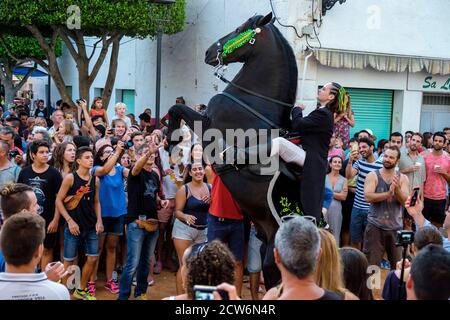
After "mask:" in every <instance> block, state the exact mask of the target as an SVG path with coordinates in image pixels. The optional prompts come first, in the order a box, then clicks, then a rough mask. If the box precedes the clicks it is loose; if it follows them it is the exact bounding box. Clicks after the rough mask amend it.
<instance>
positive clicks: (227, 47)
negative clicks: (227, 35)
mask: <svg viewBox="0 0 450 320" xmlns="http://www.w3.org/2000/svg"><path fill="white" fill-rule="evenodd" d="M260 32H261V29H260V28H256V29H248V30H246V31H243V32H241V33H239V34H238V35H237V36H235V37H233V38H231V39H230V40H228V41H227V42H225V44H224V45H223V51H222V56H223V57H224V58H225V57H226V56H227V55H229V54H231V53H233V52H234V51H235V50H236V49H238V48H240V47H242V46H243V45H245V44H247V43H250V44H254V43H255V35H256V34H257V33H260Z"/></svg>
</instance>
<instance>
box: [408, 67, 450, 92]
mask: <svg viewBox="0 0 450 320" xmlns="http://www.w3.org/2000/svg"><path fill="white" fill-rule="evenodd" d="M406 89H407V90H412V91H422V92H433V93H444V94H445V93H447V94H450V74H446V75H440V74H430V73H425V72H409V73H408V81H407V88H406Z"/></svg>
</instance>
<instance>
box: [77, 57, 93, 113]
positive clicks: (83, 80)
mask: <svg viewBox="0 0 450 320" xmlns="http://www.w3.org/2000/svg"><path fill="white" fill-rule="evenodd" d="M76 63H77V69H78V94H79V98H82V99H84V100H86V103H87V105H88V106H89V100H90V96H89V89H90V87H91V86H90V85H89V61H88V60H87V58H84V57H83V58H82V57H80V58H79V59H78V60H77V61H76Z"/></svg>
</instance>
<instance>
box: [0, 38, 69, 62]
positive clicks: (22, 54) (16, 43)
mask: <svg viewBox="0 0 450 320" xmlns="http://www.w3.org/2000/svg"><path fill="white" fill-rule="evenodd" d="M2 40H3V41H1V40H0V61H2V60H3V61H10V60H12V58H10V56H9V54H8V52H9V53H10V54H11V55H13V56H14V57H16V58H17V59H28V58H39V59H42V60H44V59H46V55H45V53H44V51H42V49H41V47H40V46H39V43H38V42H37V41H36V39H34V38H33V37H17V36H3V37H2ZM5 46H6V48H5ZM55 52H56V56H57V57H59V56H61V54H62V43H61V41H57V42H56V48H55Z"/></svg>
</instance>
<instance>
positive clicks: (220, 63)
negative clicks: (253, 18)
mask: <svg viewBox="0 0 450 320" xmlns="http://www.w3.org/2000/svg"><path fill="white" fill-rule="evenodd" d="M261 31H262V30H261V28H254V29H253V32H254V34H255V35H256V34H258V33H261ZM255 42H256V40H255V38H252V39H251V40H250V41H248V43H250V44H251V45H253V44H255ZM221 45H222V44H221V43H220V41H218V42H217V56H216V60H217V65H216V66H215V70H214V76H215V77H217V79H219V80H221V81H223V82H224V83H226V84H228V85H231V86H233V87H235V88H237V89H239V90H241V91H243V92H246V93H248V94H250V95H252V96H255V97H258V98H261V99H264V100H267V101H269V102H272V103H276V104H279V105H281V106H283V107H288V108H292V107H294V104H290V103H286V102H283V101H280V100H277V99H274V98H270V97H267V96H265V95H263V94H260V93H257V92H255V91H252V90H249V89H247V88H244V87H242V86H240V85H238V84H235V83H233V81H230V80H228V79H226V78H225V77H224V75H223V72H222V73H221V72H220V71H221V70H222V69H224V68H226V66H225V65H224V64H223V50H221V49H220V48H221Z"/></svg>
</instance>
